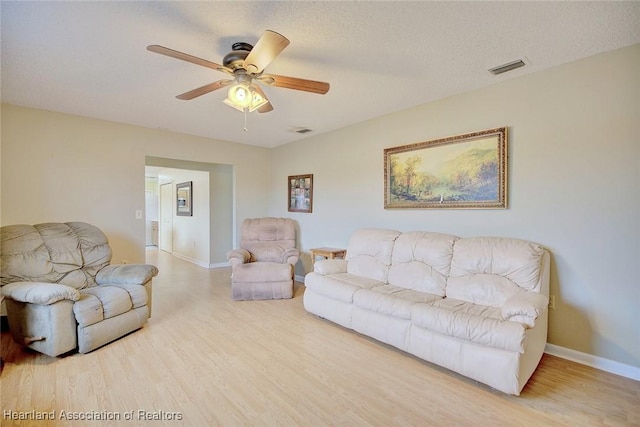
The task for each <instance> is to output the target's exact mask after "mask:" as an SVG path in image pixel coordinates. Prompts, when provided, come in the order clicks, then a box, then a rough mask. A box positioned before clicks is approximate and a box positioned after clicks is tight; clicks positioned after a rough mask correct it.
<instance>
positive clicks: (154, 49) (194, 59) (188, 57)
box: [147, 44, 233, 75]
mask: <svg viewBox="0 0 640 427" xmlns="http://www.w3.org/2000/svg"><path fill="white" fill-rule="evenodd" d="M147 50H148V51H151V52H155V53H159V54H161V55H166V56H170V57H172V58H176V59H181V60H183V61H187V62H191V63H192V64H197V65H202V66H203V67H207V68H211V69H213V70H217V71H222V72H224V73H227V74H231V75H233V71H232V70H230V69H229V68H227V67H225V66H222V65H220V64H216V63H215V62H211V61H207V60H206V59H202V58H198V57H197V56H193V55H189V54H188V53H184V52H178V51H177V50H173V49H169V48H168V47H164V46H159V45H157V44H152V45H150V46H147Z"/></svg>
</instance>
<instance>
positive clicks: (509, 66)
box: [489, 59, 526, 75]
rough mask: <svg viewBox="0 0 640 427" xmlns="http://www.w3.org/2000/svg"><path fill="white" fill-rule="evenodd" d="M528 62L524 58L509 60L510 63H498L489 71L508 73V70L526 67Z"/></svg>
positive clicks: (496, 73)
mask: <svg viewBox="0 0 640 427" xmlns="http://www.w3.org/2000/svg"><path fill="white" fill-rule="evenodd" d="M525 65H526V64H525V63H524V61H523V60H522V59H518V60H517V61H513V62H509V63H508V64H503V65H498V66H497V67H494V68H490V69H489V72H490V73H491V74H494V75H498V74H502V73H506V72H507V71H511V70H515V69H516V68H520V67H524V66H525Z"/></svg>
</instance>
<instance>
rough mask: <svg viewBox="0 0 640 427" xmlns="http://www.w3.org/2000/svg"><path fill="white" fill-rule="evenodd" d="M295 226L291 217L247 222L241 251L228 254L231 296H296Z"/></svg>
mask: <svg viewBox="0 0 640 427" xmlns="http://www.w3.org/2000/svg"><path fill="white" fill-rule="evenodd" d="M295 246H296V224H295V222H294V221H293V220H292V219H289V218H254V219H245V220H244V221H243V222H242V227H241V230H240V248H239V249H234V250H232V251H229V252H227V259H228V260H229V263H230V264H231V293H232V297H233V299H235V300H265V299H283V298H292V297H293V276H294V265H295V264H296V263H297V262H298V259H299V258H300V251H299V250H298V249H296V247H295Z"/></svg>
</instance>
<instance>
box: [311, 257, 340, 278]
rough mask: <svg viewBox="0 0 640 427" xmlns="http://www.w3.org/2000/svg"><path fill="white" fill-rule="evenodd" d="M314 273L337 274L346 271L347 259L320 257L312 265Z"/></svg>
mask: <svg viewBox="0 0 640 427" xmlns="http://www.w3.org/2000/svg"><path fill="white" fill-rule="evenodd" d="M313 271H314V273H318V274H322V275H323V276H326V275H327V274H338V273H346V272H347V260H344V259H340V258H334V259H322V260H319V261H316V263H315V264H314V265H313Z"/></svg>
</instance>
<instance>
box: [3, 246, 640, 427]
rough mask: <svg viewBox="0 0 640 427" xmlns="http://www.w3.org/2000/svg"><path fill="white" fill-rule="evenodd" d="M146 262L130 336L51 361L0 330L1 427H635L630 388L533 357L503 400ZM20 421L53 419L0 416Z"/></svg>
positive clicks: (296, 309)
mask: <svg viewBox="0 0 640 427" xmlns="http://www.w3.org/2000/svg"><path fill="white" fill-rule="evenodd" d="M147 256H148V262H150V263H153V264H155V265H157V266H158V267H159V268H160V275H159V276H158V277H157V278H156V279H155V280H154V306H153V317H152V318H151V319H150V321H149V322H148V323H147V324H146V325H145V326H144V327H143V328H142V329H141V330H139V331H136V332H134V333H132V334H130V335H128V336H126V337H124V338H122V339H120V340H118V341H116V342H113V343H111V344H109V345H107V346H105V347H103V348H101V349H98V350H96V351H94V352H92V353H89V354H85V355H80V354H72V355H69V356H66V357H61V358H50V357H47V356H44V355H40V354H37V353H34V352H31V351H26V350H24V349H23V348H21V347H19V346H17V345H16V344H14V343H13V342H12V341H11V337H10V335H9V333H8V332H6V331H3V332H2V340H1V343H2V357H3V358H4V361H5V366H4V370H3V372H2V374H1V376H0V387H1V393H2V394H1V403H2V408H1V409H0V416H1V418H0V424H1V425H3V426H13V425H38V426H43V425H50V426H67V425H71V426H84V425H86V426H101V425H113V426H120V425H123V426H135V425H145V426H148V425H153V426H162V425H167V426H177V425H184V426H326V425H332V426H335V425H339V426H467V425H469V426H475V425H483V426H535V427H538V426H556V425H561V426H562V425H567V426H591V425H594V426H600V425H603V426H604V425H607V426H630V425H640V382H636V381H632V380H629V379H625V378H622V377H619V376H616V375H613V374H609V373H606V372H602V371H598V370H596V369H592V368H589V367H585V366H582V365H579V364H576V363H573V362H570V361H566V360H563V359H559V358H556V357H553V356H547V355H545V356H544V357H543V359H542V362H541V364H540V366H539V368H538V370H537V371H536V373H535V374H534V375H533V377H532V379H531V380H530V381H529V383H528V384H527V386H526V387H525V389H524V391H523V393H522V395H521V396H520V397H514V396H507V395H505V394H503V393H500V392H497V391H495V390H492V389H490V388H489V387H487V386H484V385H482V384H478V383H476V382H474V381H471V380H469V379H467V378H464V377H462V376H459V375H457V374H454V373H451V372H449V371H446V370H444V369H441V368H439V367H436V366H434V365H431V364H429V363H426V362H423V361H421V360H419V359H417V358H415V357H412V356H410V355H408V354H406V353H403V352H401V351H398V350H396V349H394V348H392V347H389V346H386V345H383V344H380V343H378V342H376V341H374V340H372V339H369V338H367V337H364V336H361V335H359V334H357V333H354V332H352V331H349V330H346V329H344V328H341V327H339V326H336V325H334V324H332V323H330V322H328V321H325V320H321V319H319V318H317V317H315V316H313V315H310V314H308V313H307V312H306V311H305V310H304V308H303V306H302V294H303V292H304V287H303V286H302V285H297V289H296V293H295V298H293V299H291V300H282V301H244V302H234V301H232V300H231V298H230V279H229V274H230V270H229V269H228V268H223V269H212V270H207V269H205V268H202V267H198V266H196V265H193V264H190V263H188V262H185V261H182V260H180V259H177V258H175V257H172V256H171V255H168V254H166V253H164V252H160V253H158V251H157V250H150V251H148V254H147ZM32 410H33V411H36V412H35V413H32V414H36V413H43V412H49V411H54V410H55V411H56V414H55V416H56V419H55V420H53V421H39V422H35V421H14V420H10V419H8V417H7V416H6V415H7V414H6V411H15V413H18V412H19V411H32ZM140 410H141V411H146V412H145V414H146V413H149V412H151V414H147V417H149V416H152V417H153V416H155V417H160V418H164V420H156V421H148V420H145V419H143V418H144V417H140V413H139V412H138V411H140ZM61 411H66V415H65V416H66V417H69V416H74V415H93V416H96V415H101V416H107V415H111V416H114V417H120V418H121V420H120V421H111V422H108V421H73V422H70V421H68V420H61V419H60V417H61V415H62V412H61ZM131 411H133V420H132V421H125V420H124V418H125V416H128V415H130V414H131ZM173 413H178V414H173ZM172 417H173V418H177V417H180V418H181V420H170V419H168V418H172Z"/></svg>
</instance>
